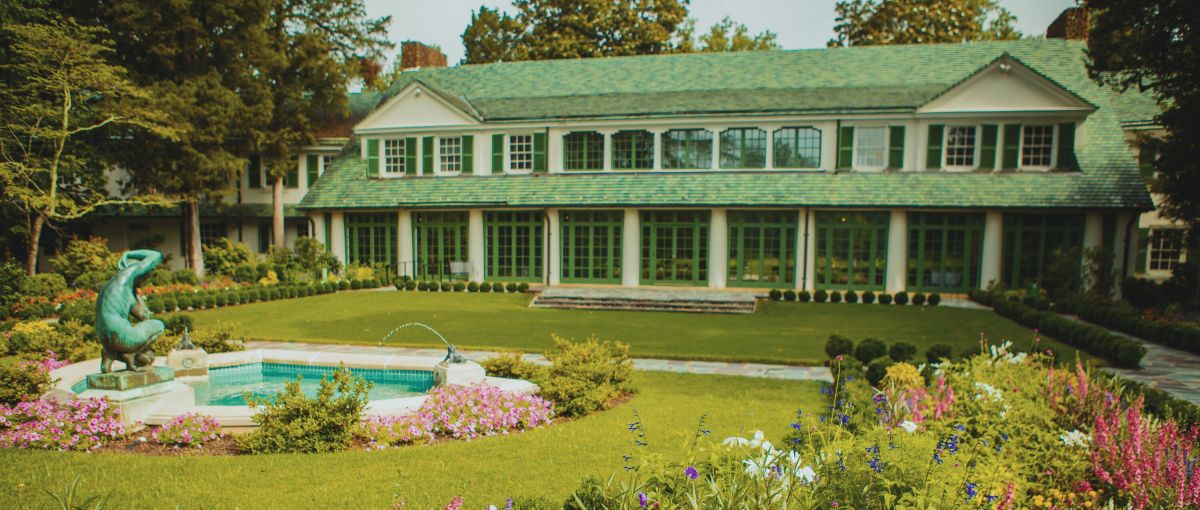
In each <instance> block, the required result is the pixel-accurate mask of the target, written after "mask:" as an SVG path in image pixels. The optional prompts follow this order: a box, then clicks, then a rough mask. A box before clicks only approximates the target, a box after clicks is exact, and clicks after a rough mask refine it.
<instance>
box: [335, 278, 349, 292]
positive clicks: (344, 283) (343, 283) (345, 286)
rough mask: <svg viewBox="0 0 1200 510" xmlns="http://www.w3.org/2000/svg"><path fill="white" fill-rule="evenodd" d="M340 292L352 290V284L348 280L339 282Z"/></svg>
mask: <svg viewBox="0 0 1200 510" xmlns="http://www.w3.org/2000/svg"><path fill="white" fill-rule="evenodd" d="M338 290H350V282H349V281H347V280H341V281H339V282H338Z"/></svg>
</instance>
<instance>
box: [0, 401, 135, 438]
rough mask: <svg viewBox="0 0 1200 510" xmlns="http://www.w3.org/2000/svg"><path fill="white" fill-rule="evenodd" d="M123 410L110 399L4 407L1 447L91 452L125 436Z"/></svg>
mask: <svg viewBox="0 0 1200 510" xmlns="http://www.w3.org/2000/svg"><path fill="white" fill-rule="evenodd" d="M120 412H121V411H120V409H118V408H116V407H114V406H113V405H112V404H111V403H110V402H109V401H108V400H107V399H103V398H90V399H77V400H72V401H71V402H69V403H67V404H65V405H59V404H56V403H54V402H50V401H47V400H34V401H32V402H21V403H18V404H16V405H12V406H8V405H0V446H2V447H9V448H39V449H47V450H49V449H55V450H87V449H90V448H95V447H99V446H101V445H103V444H104V443H105V442H108V441H112V440H116V439H120V438H122V437H124V436H125V425H124V424H123V423H121V418H120Z"/></svg>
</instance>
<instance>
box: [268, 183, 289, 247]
mask: <svg viewBox="0 0 1200 510" xmlns="http://www.w3.org/2000/svg"><path fill="white" fill-rule="evenodd" d="M271 191H272V197H271V204H272V206H273V207H272V208H271V209H272V210H271V239H272V243H271V244H273V245H275V246H277V247H279V248H283V247H286V246H287V237H286V236H285V235H284V232H283V178H282V177H276V178H275V183H274V184H273V185H272V186H271Z"/></svg>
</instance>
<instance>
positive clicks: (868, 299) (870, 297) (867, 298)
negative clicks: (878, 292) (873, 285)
mask: <svg viewBox="0 0 1200 510" xmlns="http://www.w3.org/2000/svg"><path fill="white" fill-rule="evenodd" d="M862 302H863V303H864V304H868V305H869V304H872V303H874V302H875V293H874V292H871V291H869V290H864V291H863V294H862Z"/></svg>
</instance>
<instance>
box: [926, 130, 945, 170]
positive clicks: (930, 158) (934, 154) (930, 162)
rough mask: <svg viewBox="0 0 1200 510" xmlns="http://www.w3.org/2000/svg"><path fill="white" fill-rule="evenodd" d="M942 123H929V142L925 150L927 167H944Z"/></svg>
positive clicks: (930, 168) (938, 168)
mask: <svg viewBox="0 0 1200 510" xmlns="http://www.w3.org/2000/svg"><path fill="white" fill-rule="evenodd" d="M944 127H945V126H943V125H941V124H930V125H929V143H928V144H927V145H926V147H928V148H927V149H926V152H925V168H927V169H929V170H941V168H942V129H943V128H944Z"/></svg>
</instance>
